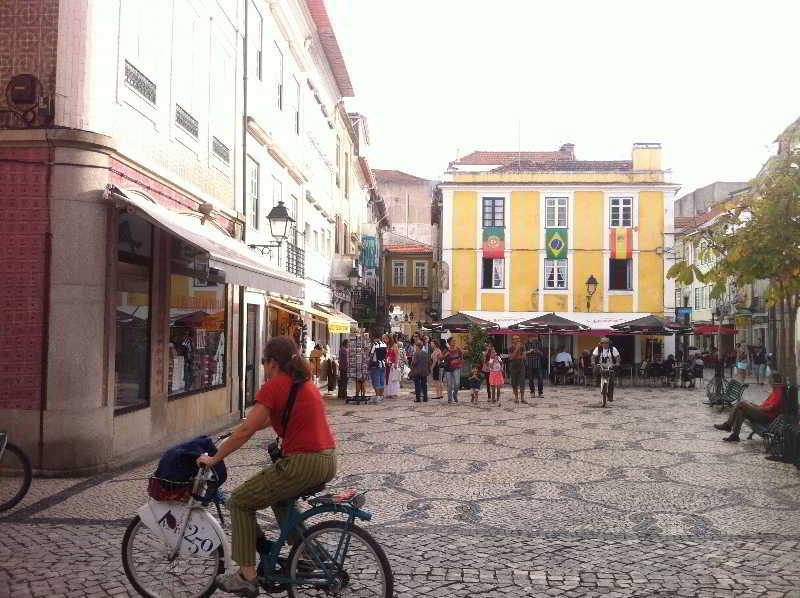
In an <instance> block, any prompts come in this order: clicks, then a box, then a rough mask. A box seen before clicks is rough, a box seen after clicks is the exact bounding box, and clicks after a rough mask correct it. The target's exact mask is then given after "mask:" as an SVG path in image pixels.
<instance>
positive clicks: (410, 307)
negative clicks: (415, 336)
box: [383, 241, 434, 334]
mask: <svg viewBox="0 0 800 598" xmlns="http://www.w3.org/2000/svg"><path fill="white" fill-rule="evenodd" d="M384 260H385V261H384V270H383V271H384V272H385V273H386V274H385V276H384V289H383V290H384V295H385V296H386V303H387V305H389V306H390V308H393V311H399V312H401V313H402V314H403V315H404V319H403V320H402V321H395V320H393V321H392V322H391V325H392V327H393V328H398V329H402V332H403V333H404V334H410V333H413V332H416V331H417V322H418V321H420V322H426V321H430V315H429V313H430V309H431V301H432V298H433V289H434V278H433V276H434V270H433V250H432V248H431V247H430V246H427V245H419V244H412V243H410V242H408V241H407V242H406V243H405V244H404V245H398V244H391V245H389V244H387V245H384Z"/></svg>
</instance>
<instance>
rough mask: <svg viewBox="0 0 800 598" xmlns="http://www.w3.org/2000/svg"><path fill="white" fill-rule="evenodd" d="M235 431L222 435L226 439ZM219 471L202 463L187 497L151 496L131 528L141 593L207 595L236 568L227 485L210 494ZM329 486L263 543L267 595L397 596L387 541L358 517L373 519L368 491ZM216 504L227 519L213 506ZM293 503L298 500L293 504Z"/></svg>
mask: <svg viewBox="0 0 800 598" xmlns="http://www.w3.org/2000/svg"><path fill="white" fill-rule="evenodd" d="M229 435H230V434H225V435H223V436H220V437H219V438H218V439H217V442H220V441H222V440H224V439H225V438H227V437H228V436H229ZM215 477H216V474H215V473H214V470H213V469H212V468H209V467H200V469H199V471H198V473H197V475H196V476H195V478H194V481H193V484H192V491H191V496H190V497H189V499H188V501H187V502H185V503H184V502H160V501H156V500H148V502H147V503H146V504H145V505H143V506H142V507H141V508H140V509H139V510H138V511H137V515H136V516H135V517H134V518H133V520H132V521H131V522H130V524H129V525H128V528H127V530H126V531H125V535H124V537H123V539H122V564H123V568H124V569H125V575H126V576H127V577H128V580H129V581H130V583H131V585H132V586H133V587H134V588H135V589H136V591H137V592H139V594H141V595H142V596H145V597H147V598H163V597H167V596H169V597H181V598H195V597H198V598H199V597H207V596H210V595H211V594H213V593H214V591H215V590H216V587H215V584H214V580H215V578H216V576H217V575H219V574H221V573H223V572H224V571H225V570H227V569H230V568H231V566H232V563H231V551H230V546H229V543H228V540H227V537H226V535H225V532H224V531H223V528H222V525H221V524H220V521H223V522H224V520H223V517H222V510H221V508H220V505H221V504H223V502H224V499H223V498H222V495H221V493H220V492H219V489H217V491H216V493H215V494H214V495H213V496H211V497H206V496H205V495H204V494H203V493H204V492H205V491H206V489H207V486H208V485H209V484H212V485H215V484H214V482H215ZM323 489H324V485H322V486H318V487H315V488H309V489H308V490H306V491H304V492H302V493H300V494H299V495H298V496H297V497H296V498H294V499H292V500H291V501H289V502H290V503H294V502H295V501H296V500H297V499H299V498H303V499H304V500H306V501H307V502H308V504H309V505H311V508H309V509H307V510H305V511H304V512H302V513H300V512H297V511H296V510H295V509H293V508H289V509H287V512H288V520H287V521H284V522H281V532H280V535H279V536H278V538H277V539H276V540H275V541H273V542H267V543H266V544H267V545H266V546H264V547H262V550H263V551H262V552H261V553H260V562H259V565H258V584H259V586H260V587H261V588H262V589H263V590H264V591H266V592H267V593H280V592H284V591H285V592H288V595H289V596H290V597H291V598H295V597H300V596H375V597H376V598H377V597H380V598H390V597H391V596H392V595H393V591H394V576H393V574H392V569H391V567H390V565H389V561H388V559H387V558H386V554H385V553H384V551H383V549H382V548H381V546H380V545H379V544H378V543H377V542H376V541H375V539H374V538H373V537H372V536H371V535H370V534H369V533H368V532H367V531H365V530H364V529H363V528H361V527H359V526H358V525H356V523H355V521H356V519H359V520H362V521H369V520H370V519H371V518H372V514H371V513H369V512H367V511H364V510H363V509H362V507H363V506H364V504H365V502H366V496H365V495H366V492H357V491H355V490H352V491H348V492H344V493H341V494H337V495H332V494H325V495H321V496H315V495H317V494H319V493H320V492H322V490H323ZM211 504H214V505H215V506H216V510H217V514H218V516H219V520H217V518H215V517H214V516H213V515H212V514H211V513H210V512H209V511H208V510H207V509H206V507H207V506H209V505H211ZM289 506H290V507H292V506H293V504H290V505H289ZM328 514H337V515H344V516H345V517H346V519H344V520H342V519H335V520H326V521H321V522H319V523H316V524H315V525H313V526H311V527H310V528H308V529H306V528H305V526H304V525H303V524H304V522H305V521H307V520H309V519H311V518H312V517H316V516H319V515H328ZM292 531H293V532H294V533H295V534H296V535H297V537H298V538H299V539H300V541H299V542H298V543H297V544H295V545H294V546H292V547H291V549H290V550H289V554H288V556H287V557H286V558H283V557H281V556H280V552H281V549H282V548H283V547H284V545H285V544H286V543H287V538H288V536H289V535H290V533H291V532H292Z"/></svg>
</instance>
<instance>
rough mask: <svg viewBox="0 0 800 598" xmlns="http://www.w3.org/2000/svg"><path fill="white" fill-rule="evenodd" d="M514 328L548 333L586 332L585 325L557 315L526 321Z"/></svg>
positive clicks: (550, 314)
mask: <svg viewBox="0 0 800 598" xmlns="http://www.w3.org/2000/svg"><path fill="white" fill-rule="evenodd" d="M513 328H519V329H520V330H534V331H546V332H577V331H579V330H586V327H585V326H584V325H583V324H578V323H577V322H574V321H572V320H569V319H567V318H565V317H563V316H559V315H557V314H556V313H549V314H545V315H543V316H538V317H536V318H530V319H528V320H524V321H522V322H520V323H519V324H515V325H514V326H513Z"/></svg>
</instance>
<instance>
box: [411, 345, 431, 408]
mask: <svg viewBox="0 0 800 598" xmlns="http://www.w3.org/2000/svg"><path fill="white" fill-rule="evenodd" d="M430 373H431V357H430V355H429V354H428V352H427V351H423V350H422V340H421V339H417V342H416V351H414V355H413V356H412V358H411V378H412V379H413V380H414V396H415V397H416V398H415V402H417V403H419V402H424V403H427V402H428V375H429V374H430Z"/></svg>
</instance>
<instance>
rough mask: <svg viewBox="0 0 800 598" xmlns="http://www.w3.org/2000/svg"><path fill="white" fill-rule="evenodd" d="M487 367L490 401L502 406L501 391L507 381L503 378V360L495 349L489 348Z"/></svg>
mask: <svg viewBox="0 0 800 598" xmlns="http://www.w3.org/2000/svg"><path fill="white" fill-rule="evenodd" d="M487 357H488V358H487V360H486V362H487V365H488V366H489V385H490V386H491V393H490V395H491V398H490V399H489V400H490V401H491V402H492V403H497V406H498V407H499V406H500V404H501V403H500V389H501V388H502V387H503V384H505V379H504V378H503V360H502V359H501V358H500V356H499V355H498V354H497V351H495V350H494V347H489V355H488V356H487Z"/></svg>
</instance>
